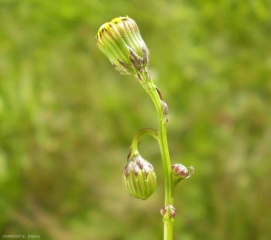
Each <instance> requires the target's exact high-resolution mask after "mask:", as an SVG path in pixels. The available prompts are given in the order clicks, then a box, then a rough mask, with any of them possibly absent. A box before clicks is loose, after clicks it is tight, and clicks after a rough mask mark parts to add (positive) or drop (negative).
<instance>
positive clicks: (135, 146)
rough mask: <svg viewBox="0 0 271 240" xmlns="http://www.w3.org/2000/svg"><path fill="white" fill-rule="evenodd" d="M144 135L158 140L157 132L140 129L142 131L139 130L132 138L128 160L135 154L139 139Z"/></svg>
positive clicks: (149, 129)
mask: <svg viewBox="0 0 271 240" xmlns="http://www.w3.org/2000/svg"><path fill="white" fill-rule="evenodd" d="M144 134H148V135H151V136H152V137H154V138H155V139H156V140H158V135H157V132H156V131H155V130H154V129H152V128H142V129H140V130H139V131H138V132H137V133H136V135H135V136H134V138H133V141H132V145H131V150H130V153H129V155H128V160H129V158H130V154H131V153H132V154H134V153H135V152H137V146H138V144H139V142H140V138H141V137H142V136H143V135H144Z"/></svg>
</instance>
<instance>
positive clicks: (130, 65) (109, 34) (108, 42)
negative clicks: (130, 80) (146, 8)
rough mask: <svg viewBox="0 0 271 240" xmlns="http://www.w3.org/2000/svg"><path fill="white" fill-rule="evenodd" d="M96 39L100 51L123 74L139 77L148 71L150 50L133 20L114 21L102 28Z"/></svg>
mask: <svg viewBox="0 0 271 240" xmlns="http://www.w3.org/2000/svg"><path fill="white" fill-rule="evenodd" d="M96 39H97V44H98V47H99V49H100V50H101V51H102V52H103V53H104V54H105V55H106V56H107V57H108V58H109V60H110V62H111V63H112V65H113V66H114V67H115V69H116V70H117V71H119V72H120V73H121V74H129V75H135V76H137V75H138V74H137V73H138V72H142V71H144V70H147V68H148V63H149V50H148V48H147V46H146V44H145V42H144V41H143V39H142V37H141V35H140V32H139V29H138V26H137V24H136V22H135V21H134V20H133V19H131V18H129V17H118V18H114V19H112V20H111V22H108V23H105V24H103V25H102V26H101V27H100V29H99V31H98V34H97V36H96Z"/></svg>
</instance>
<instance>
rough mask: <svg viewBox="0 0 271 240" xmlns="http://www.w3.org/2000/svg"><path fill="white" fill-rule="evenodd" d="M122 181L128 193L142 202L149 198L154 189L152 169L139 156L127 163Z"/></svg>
mask: <svg viewBox="0 0 271 240" xmlns="http://www.w3.org/2000/svg"><path fill="white" fill-rule="evenodd" d="M122 179H123V183H124V186H125V188H126V190H127V191H128V193H129V194H130V195H132V196H133V197H135V198H139V199H142V200H146V199H147V198H149V197H150V196H151V195H152V193H153V192H154V190H155V188H156V175H155V172H154V168H153V166H152V165H151V164H150V163H149V162H147V161H146V160H145V159H143V158H142V157H141V156H140V155H139V154H138V155H135V156H133V157H132V158H131V159H130V160H129V161H128V163H127V165H126V166H125V168H124V169H123V173H122Z"/></svg>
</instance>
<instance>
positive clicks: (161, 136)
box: [140, 72, 174, 240]
mask: <svg viewBox="0 0 271 240" xmlns="http://www.w3.org/2000/svg"><path fill="white" fill-rule="evenodd" d="M140 76H141V81H140V82H141V84H142V86H143V88H144V89H145V90H146V92H147V93H148V94H149V95H150V97H151V99H152V101H153V103H154V105H155V108H156V111H157V114H158V117H159V131H158V142H159V147H160V152H161V156H162V162H163V168H164V177H165V207H166V206H169V205H173V200H174V199H173V190H174V189H173V188H174V185H173V178H172V170H171V162H170V155H169V150H168V142H167V130H166V123H167V117H165V113H164V111H163V100H162V97H161V94H160V92H158V90H157V88H156V86H155V85H154V83H153V81H152V79H150V78H149V75H148V74H147V73H146V72H144V73H142V74H141V75H140ZM166 114H167V113H166ZM163 221H164V240H171V239H173V219H172V218H171V217H170V214H165V216H164V217H163Z"/></svg>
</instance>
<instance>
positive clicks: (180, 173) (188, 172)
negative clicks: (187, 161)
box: [171, 163, 194, 186]
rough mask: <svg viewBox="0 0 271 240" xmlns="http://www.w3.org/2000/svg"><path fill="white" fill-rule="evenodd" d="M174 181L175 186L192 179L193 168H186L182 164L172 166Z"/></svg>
mask: <svg viewBox="0 0 271 240" xmlns="http://www.w3.org/2000/svg"><path fill="white" fill-rule="evenodd" d="M171 169H172V174H173V181H174V184H175V186H176V185H177V184H178V183H179V182H180V181H181V180H183V179H187V178H190V177H191V176H192V175H193V174H194V168H193V167H192V166H190V167H188V168H187V167H185V166H184V165H182V164H179V163H177V164H174V165H172V166H171Z"/></svg>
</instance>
